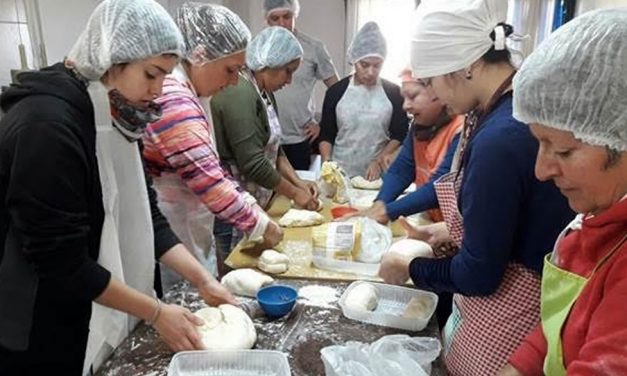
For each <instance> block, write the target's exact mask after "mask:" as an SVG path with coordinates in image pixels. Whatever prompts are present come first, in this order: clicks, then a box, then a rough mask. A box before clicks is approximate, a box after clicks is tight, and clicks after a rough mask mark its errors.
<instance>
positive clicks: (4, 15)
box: [0, 0, 33, 85]
mask: <svg viewBox="0 0 627 376" xmlns="http://www.w3.org/2000/svg"><path fill="white" fill-rule="evenodd" d="M0 51H2V59H0V85H8V84H9V83H10V82H11V71H12V70H17V69H28V68H29V67H30V68H32V67H33V64H32V63H33V52H32V48H31V39H30V34H29V32H28V23H27V21H26V7H25V6H24V2H23V1H22V0H0Z"/></svg>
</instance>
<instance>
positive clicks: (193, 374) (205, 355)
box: [168, 350, 292, 376]
mask: <svg viewBox="0 0 627 376" xmlns="http://www.w3.org/2000/svg"><path fill="white" fill-rule="evenodd" d="M249 375H250V376H291V375H292V373H291V372H290V365H289V363H288V361H287V356H286V355H285V354H284V353H282V352H279V351H269V350H224V351H220V350H208V351H183V352H179V353H177V354H176V355H174V357H173V358H172V360H171V361H170V366H169V367H168V376H249Z"/></svg>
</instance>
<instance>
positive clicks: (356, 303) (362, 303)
mask: <svg viewBox="0 0 627 376" xmlns="http://www.w3.org/2000/svg"><path fill="white" fill-rule="evenodd" d="M345 302H346V306H347V307H349V308H351V309H354V310H359V311H374V309H375V308H377V304H378V303H379V296H378V295H377V288H376V287H374V286H373V285H372V284H370V283H366V282H364V283H361V284H359V285H357V286H355V287H354V288H353V289H352V290H351V291H350V292H349V293H348V295H347V296H346V300H345Z"/></svg>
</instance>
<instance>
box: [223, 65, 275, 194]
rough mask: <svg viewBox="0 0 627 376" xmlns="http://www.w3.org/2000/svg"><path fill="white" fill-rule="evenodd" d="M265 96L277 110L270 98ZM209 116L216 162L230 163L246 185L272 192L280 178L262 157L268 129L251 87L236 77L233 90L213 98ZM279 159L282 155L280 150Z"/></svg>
mask: <svg viewBox="0 0 627 376" xmlns="http://www.w3.org/2000/svg"><path fill="white" fill-rule="evenodd" d="M268 95H269V98H270V101H271V102H272V103H273V105H274V108H275V110H277V108H276V101H275V100H274V96H273V95H272V94H271V93H269V94H268ZM277 112H278V110H277ZM211 115H212V117H213V125H214V129H215V136H216V143H217V147H218V153H219V154H220V159H222V161H224V162H226V163H227V164H233V163H234V164H235V165H236V166H237V168H238V170H239V171H240V173H242V174H243V175H244V176H245V177H246V179H247V180H248V181H252V182H255V183H256V184H258V185H260V186H262V187H264V188H267V189H274V188H275V187H276V186H277V185H278V184H279V182H280V181H281V175H280V174H279V172H278V171H277V170H276V166H275V165H274V164H273V163H272V162H271V161H270V160H268V159H267V158H266V156H265V153H264V148H265V147H266V144H267V143H268V140H269V139H270V125H269V123H268V114H267V112H266V107H265V105H264V100H263V99H262V98H261V97H260V96H259V94H258V93H257V89H255V86H253V84H252V83H251V82H250V81H248V80H247V79H246V78H244V77H242V75H240V78H239V82H238V83H237V85H236V86H231V87H228V88H226V89H224V90H222V91H220V93H218V94H217V95H215V96H214V97H213V99H212V100H211ZM279 155H283V151H282V149H279Z"/></svg>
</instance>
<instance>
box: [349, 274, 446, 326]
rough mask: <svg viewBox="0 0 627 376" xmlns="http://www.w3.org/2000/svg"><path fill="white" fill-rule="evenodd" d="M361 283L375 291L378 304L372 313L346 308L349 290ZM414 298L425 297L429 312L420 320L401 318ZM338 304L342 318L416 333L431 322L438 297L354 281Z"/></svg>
mask: <svg viewBox="0 0 627 376" xmlns="http://www.w3.org/2000/svg"><path fill="white" fill-rule="evenodd" d="M361 283H370V284H372V285H373V286H374V287H375V288H376V289H377V295H378V297H379V302H378V304H377V308H376V309H375V310H374V311H361V310H355V309H351V308H350V307H347V306H346V297H347V296H348V294H350V292H351V290H352V289H354V288H355V286H357V285H359V284H361ZM415 296H425V297H426V298H427V299H429V300H430V301H431V310H430V312H429V314H428V315H427V316H426V317H424V318H422V319H408V318H405V317H402V315H403V312H404V310H405V307H406V306H407V304H408V303H409V301H410V300H411V299H412V298H413V297H415ZM338 304H339V305H340V307H342V313H343V314H344V316H346V317H347V318H349V319H353V320H358V321H362V322H366V323H369V324H373V325H380V326H387V327H390V328H396V329H404V330H410V331H416V332H417V331H420V330H423V329H424V328H425V327H426V326H427V324H428V323H429V320H431V316H433V313H434V312H435V309H436V306H437V305H438V296H437V295H436V294H434V293H432V292H429V291H424V290H417V289H414V288H409V287H401V286H394V285H387V284H383V283H374V282H364V281H355V282H353V283H351V284H350V286H348V288H347V289H346V291H344V294H342V297H341V298H340V301H339V302H338Z"/></svg>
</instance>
